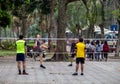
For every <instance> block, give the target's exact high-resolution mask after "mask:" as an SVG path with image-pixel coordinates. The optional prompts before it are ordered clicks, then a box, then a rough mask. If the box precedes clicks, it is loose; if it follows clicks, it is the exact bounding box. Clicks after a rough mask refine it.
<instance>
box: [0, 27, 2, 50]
mask: <svg viewBox="0 0 120 84" xmlns="http://www.w3.org/2000/svg"><path fill="white" fill-rule="evenodd" d="M1 34H2V28H1V27H0V38H1V36H2V35H1ZM1 48H2V39H0V49H1Z"/></svg>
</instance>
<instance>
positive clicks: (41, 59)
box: [40, 54, 43, 64]
mask: <svg viewBox="0 0 120 84" xmlns="http://www.w3.org/2000/svg"><path fill="white" fill-rule="evenodd" d="M42 62H43V56H42V54H40V64H42Z"/></svg>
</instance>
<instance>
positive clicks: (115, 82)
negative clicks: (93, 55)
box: [0, 58, 120, 84]
mask: <svg viewBox="0 0 120 84" xmlns="http://www.w3.org/2000/svg"><path fill="white" fill-rule="evenodd" d="M14 59H15V58H12V59H9V60H5V59H0V84H120V61H117V62H114V61H108V62H95V61H92V62H91V61H86V64H85V72H84V76H81V75H80V71H79V75H78V76H72V75H71V74H72V73H73V72H74V71H75V63H74V64H73V66H72V67H68V66H67V65H68V64H69V62H44V65H45V66H46V67H47V69H42V68H40V67H39V62H38V61H36V62H35V61H33V60H32V59H30V58H29V59H27V72H29V75H28V76H24V75H17V68H16V62H15V61H14Z"/></svg>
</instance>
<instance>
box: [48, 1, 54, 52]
mask: <svg viewBox="0 0 120 84" xmlns="http://www.w3.org/2000/svg"><path fill="white" fill-rule="evenodd" d="M54 9H55V0H51V2H50V10H51V11H50V27H49V29H48V38H49V40H48V46H49V48H50V49H49V51H50V50H53V47H52V42H51V39H50V38H51V34H52V30H53V29H54V28H55V25H54V19H55V18H54Z"/></svg>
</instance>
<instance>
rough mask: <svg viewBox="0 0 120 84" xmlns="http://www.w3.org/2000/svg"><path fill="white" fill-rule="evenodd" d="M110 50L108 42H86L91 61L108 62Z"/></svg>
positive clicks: (88, 56)
mask: <svg viewBox="0 0 120 84" xmlns="http://www.w3.org/2000/svg"><path fill="white" fill-rule="evenodd" d="M109 50H110V48H109V45H108V43H107V41H104V42H103V41H101V42H100V41H99V40H97V41H96V42H95V41H91V42H90V41H87V42H86V53H87V58H88V59H89V60H91V61H93V60H95V61H102V60H105V61H107V59H108V52H109Z"/></svg>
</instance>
